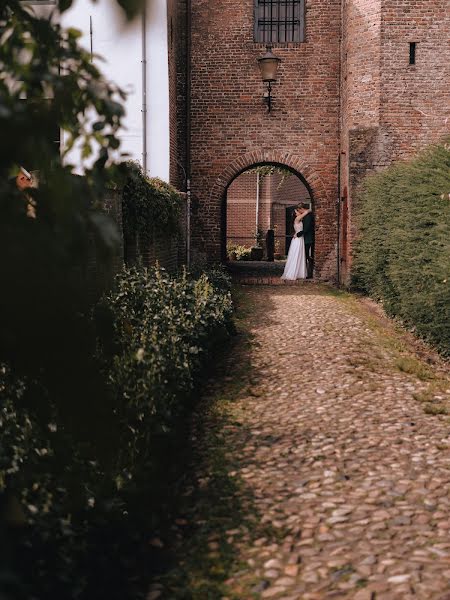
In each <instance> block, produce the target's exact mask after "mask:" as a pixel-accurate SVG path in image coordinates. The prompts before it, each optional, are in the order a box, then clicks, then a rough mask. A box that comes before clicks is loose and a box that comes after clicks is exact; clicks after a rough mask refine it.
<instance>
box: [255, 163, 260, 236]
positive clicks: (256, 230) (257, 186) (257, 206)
mask: <svg viewBox="0 0 450 600" xmlns="http://www.w3.org/2000/svg"><path fill="white" fill-rule="evenodd" d="M259 183H260V182H259V171H258V170H257V171H256V215H255V217H256V222H255V246H257V245H258V229H259Z"/></svg>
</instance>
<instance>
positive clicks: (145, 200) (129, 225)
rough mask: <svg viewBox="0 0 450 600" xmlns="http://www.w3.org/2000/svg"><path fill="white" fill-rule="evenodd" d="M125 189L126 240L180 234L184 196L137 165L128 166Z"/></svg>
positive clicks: (123, 208) (124, 227)
mask: <svg viewBox="0 0 450 600" xmlns="http://www.w3.org/2000/svg"><path fill="white" fill-rule="evenodd" d="M125 175H126V178H125V184H124V186H123V189H122V216H123V229H124V234H125V237H127V238H130V237H133V236H135V235H136V234H137V235H138V236H139V237H141V238H145V239H149V240H151V239H152V237H153V235H154V233H155V232H156V231H157V232H160V233H164V234H167V235H169V234H173V233H177V232H178V230H179V226H180V225H179V221H180V213H181V206H182V204H181V202H182V200H181V194H180V193H179V192H178V191H177V190H176V189H175V188H174V187H173V186H171V185H170V184H168V183H166V182H165V181H162V180H161V179H158V178H156V177H153V178H150V177H147V176H146V175H145V174H144V173H143V171H142V168H141V166H140V165H139V164H138V163H135V162H128V163H126V167H125Z"/></svg>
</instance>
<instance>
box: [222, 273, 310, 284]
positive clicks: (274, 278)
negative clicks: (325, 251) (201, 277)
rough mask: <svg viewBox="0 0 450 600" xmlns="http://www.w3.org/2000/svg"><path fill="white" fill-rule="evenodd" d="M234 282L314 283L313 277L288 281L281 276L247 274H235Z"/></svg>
mask: <svg viewBox="0 0 450 600" xmlns="http://www.w3.org/2000/svg"><path fill="white" fill-rule="evenodd" d="M232 280H233V283H238V284H240V285H294V286H302V285H311V283H314V280H313V279H297V280H295V281H286V280H284V279H281V277H280V276H260V277H255V276H248V277H246V276H245V275H233V277H232Z"/></svg>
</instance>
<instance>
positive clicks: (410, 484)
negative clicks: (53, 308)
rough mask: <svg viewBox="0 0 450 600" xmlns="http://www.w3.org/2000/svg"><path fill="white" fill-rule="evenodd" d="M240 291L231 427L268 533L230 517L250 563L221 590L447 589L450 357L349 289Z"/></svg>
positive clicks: (409, 595)
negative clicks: (425, 354)
mask: <svg viewBox="0 0 450 600" xmlns="http://www.w3.org/2000/svg"><path fill="white" fill-rule="evenodd" d="M242 293H243V296H244V301H245V303H246V304H247V308H246V315H247V316H246V319H245V321H246V328H247V330H248V331H249V332H250V334H251V335H252V343H251V349H250V352H249V363H248V365H247V366H246V367H245V371H246V373H245V375H244V378H246V381H247V385H244V386H243V387H242V389H241V390H240V391H239V393H238V394H237V396H236V398H235V399H234V402H233V403H232V405H231V408H230V410H231V413H232V423H231V424H229V425H228V426H227V427H226V430H225V431H224V432H222V433H223V434H224V435H223V438H222V439H223V443H224V444H225V449H226V452H227V453H228V456H229V458H230V459H231V460H232V461H233V464H234V470H233V472H231V473H230V476H231V477H234V478H239V479H240V480H241V481H242V482H243V488H242V489H244V490H246V493H248V494H249V495H250V496H251V498H252V503H253V506H254V509H255V511H256V512H255V514H257V515H258V516H257V517H256V520H257V527H258V528H259V530H260V531H263V532H264V528H266V531H267V532H268V533H266V534H264V533H263V534H262V535H261V534H258V535H259V537H256V538H255V535H253V534H252V531H251V527H250V528H249V527H248V525H246V526H242V528H241V529H239V528H237V529H235V530H229V531H227V536H228V542H229V543H232V544H233V548H234V552H236V553H237V555H238V558H239V561H240V568H239V570H238V572H237V573H231V575H230V576H229V578H228V581H227V582H226V583H227V585H228V590H229V592H227V593H226V594H225V595H223V596H222V598H243V599H246V598H282V599H283V600H297V599H299V600H300V599H301V600H315V599H328V598H338V599H347V598H348V599H350V598H351V599H353V600H395V599H397V598H398V599H403V600H407V599H411V600H413V599H414V600H418V599H423V600H432V599H439V600H444V599H450V494H449V491H450V423H449V417H448V416H446V415H445V413H446V408H445V403H446V402H447V400H448V397H449V395H450V382H449V380H448V378H447V377H448V373H447V374H446V372H445V367H442V365H441V367H439V365H438V366H437V367H436V366H431V367H429V366H427V365H426V363H425V362H422V361H420V360H417V358H414V356H413V354H411V353H410V352H409V351H408V350H407V349H405V347H404V343H405V342H404V336H403V338H402V336H400V335H399V334H397V333H395V332H394V330H393V327H392V326H391V325H389V324H388V323H386V322H385V321H384V320H383V319H382V318H381V317H380V316H378V315H377V314H375V313H373V312H371V311H370V310H369V309H368V308H367V307H366V305H365V304H364V303H361V302H360V301H358V300H355V299H354V298H353V297H351V296H348V295H346V294H342V295H340V294H337V293H333V292H332V291H329V292H327V291H324V288H320V287H316V286H314V285H310V286H308V285H305V286H301V287H283V288H279V287H276V288H275V287H249V288H246V289H245V290H244V291H243V292H242ZM242 359H243V357H242V356H240V355H239V352H237V353H233V355H232V356H230V358H229V363H228V365H227V370H228V376H227V377H226V383H225V387H226V385H231V384H232V382H233V375H232V373H233V369H235V368H238V366H239V365H238V363H239V361H242ZM241 366H242V365H241ZM227 382H228V383H227ZM224 393H226V390H225V392H224ZM421 400H422V401H421ZM425 400H426V402H423V401H425ZM424 407H425V410H424ZM426 411H427V412H429V413H439V414H427V412H426ZM255 528H256V523H255ZM210 539H212V540H214V531H212V535H211V538H210ZM214 548H215V546H214V543H213V542H212V543H211V549H212V550H214ZM186 597H190V596H186ZM193 597H198V598H201V597H202V596H201V594H200V595H198V596H195V595H194V596H193ZM204 597H205V598H206V597H208V598H209V597H211V598H212V597H213V596H206V595H205V596H204Z"/></svg>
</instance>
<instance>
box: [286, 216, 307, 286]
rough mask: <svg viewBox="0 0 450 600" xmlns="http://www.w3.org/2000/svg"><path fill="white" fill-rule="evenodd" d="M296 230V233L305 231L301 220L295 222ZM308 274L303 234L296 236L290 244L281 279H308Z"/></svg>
mask: <svg viewBox="0 0 450 600" xmlns="http://www.w3.org/2000/svg"><path fill="white" fill-rule="evenodd" d="M294 230H295V233H298V232H299V231H303V223H302V222H301V221H300V223H294ZM306 275H307V273H306V252H305V240H304V239H303V236H301V237H297V236H295V237H294V238H293V239H292V242H291V245H290V246H289V252H288V257H287V261H286V266H285V267H284V273H283V275H282V276H281V279H287V280H289V281H294V280H295V279H306Z"/></svg>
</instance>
